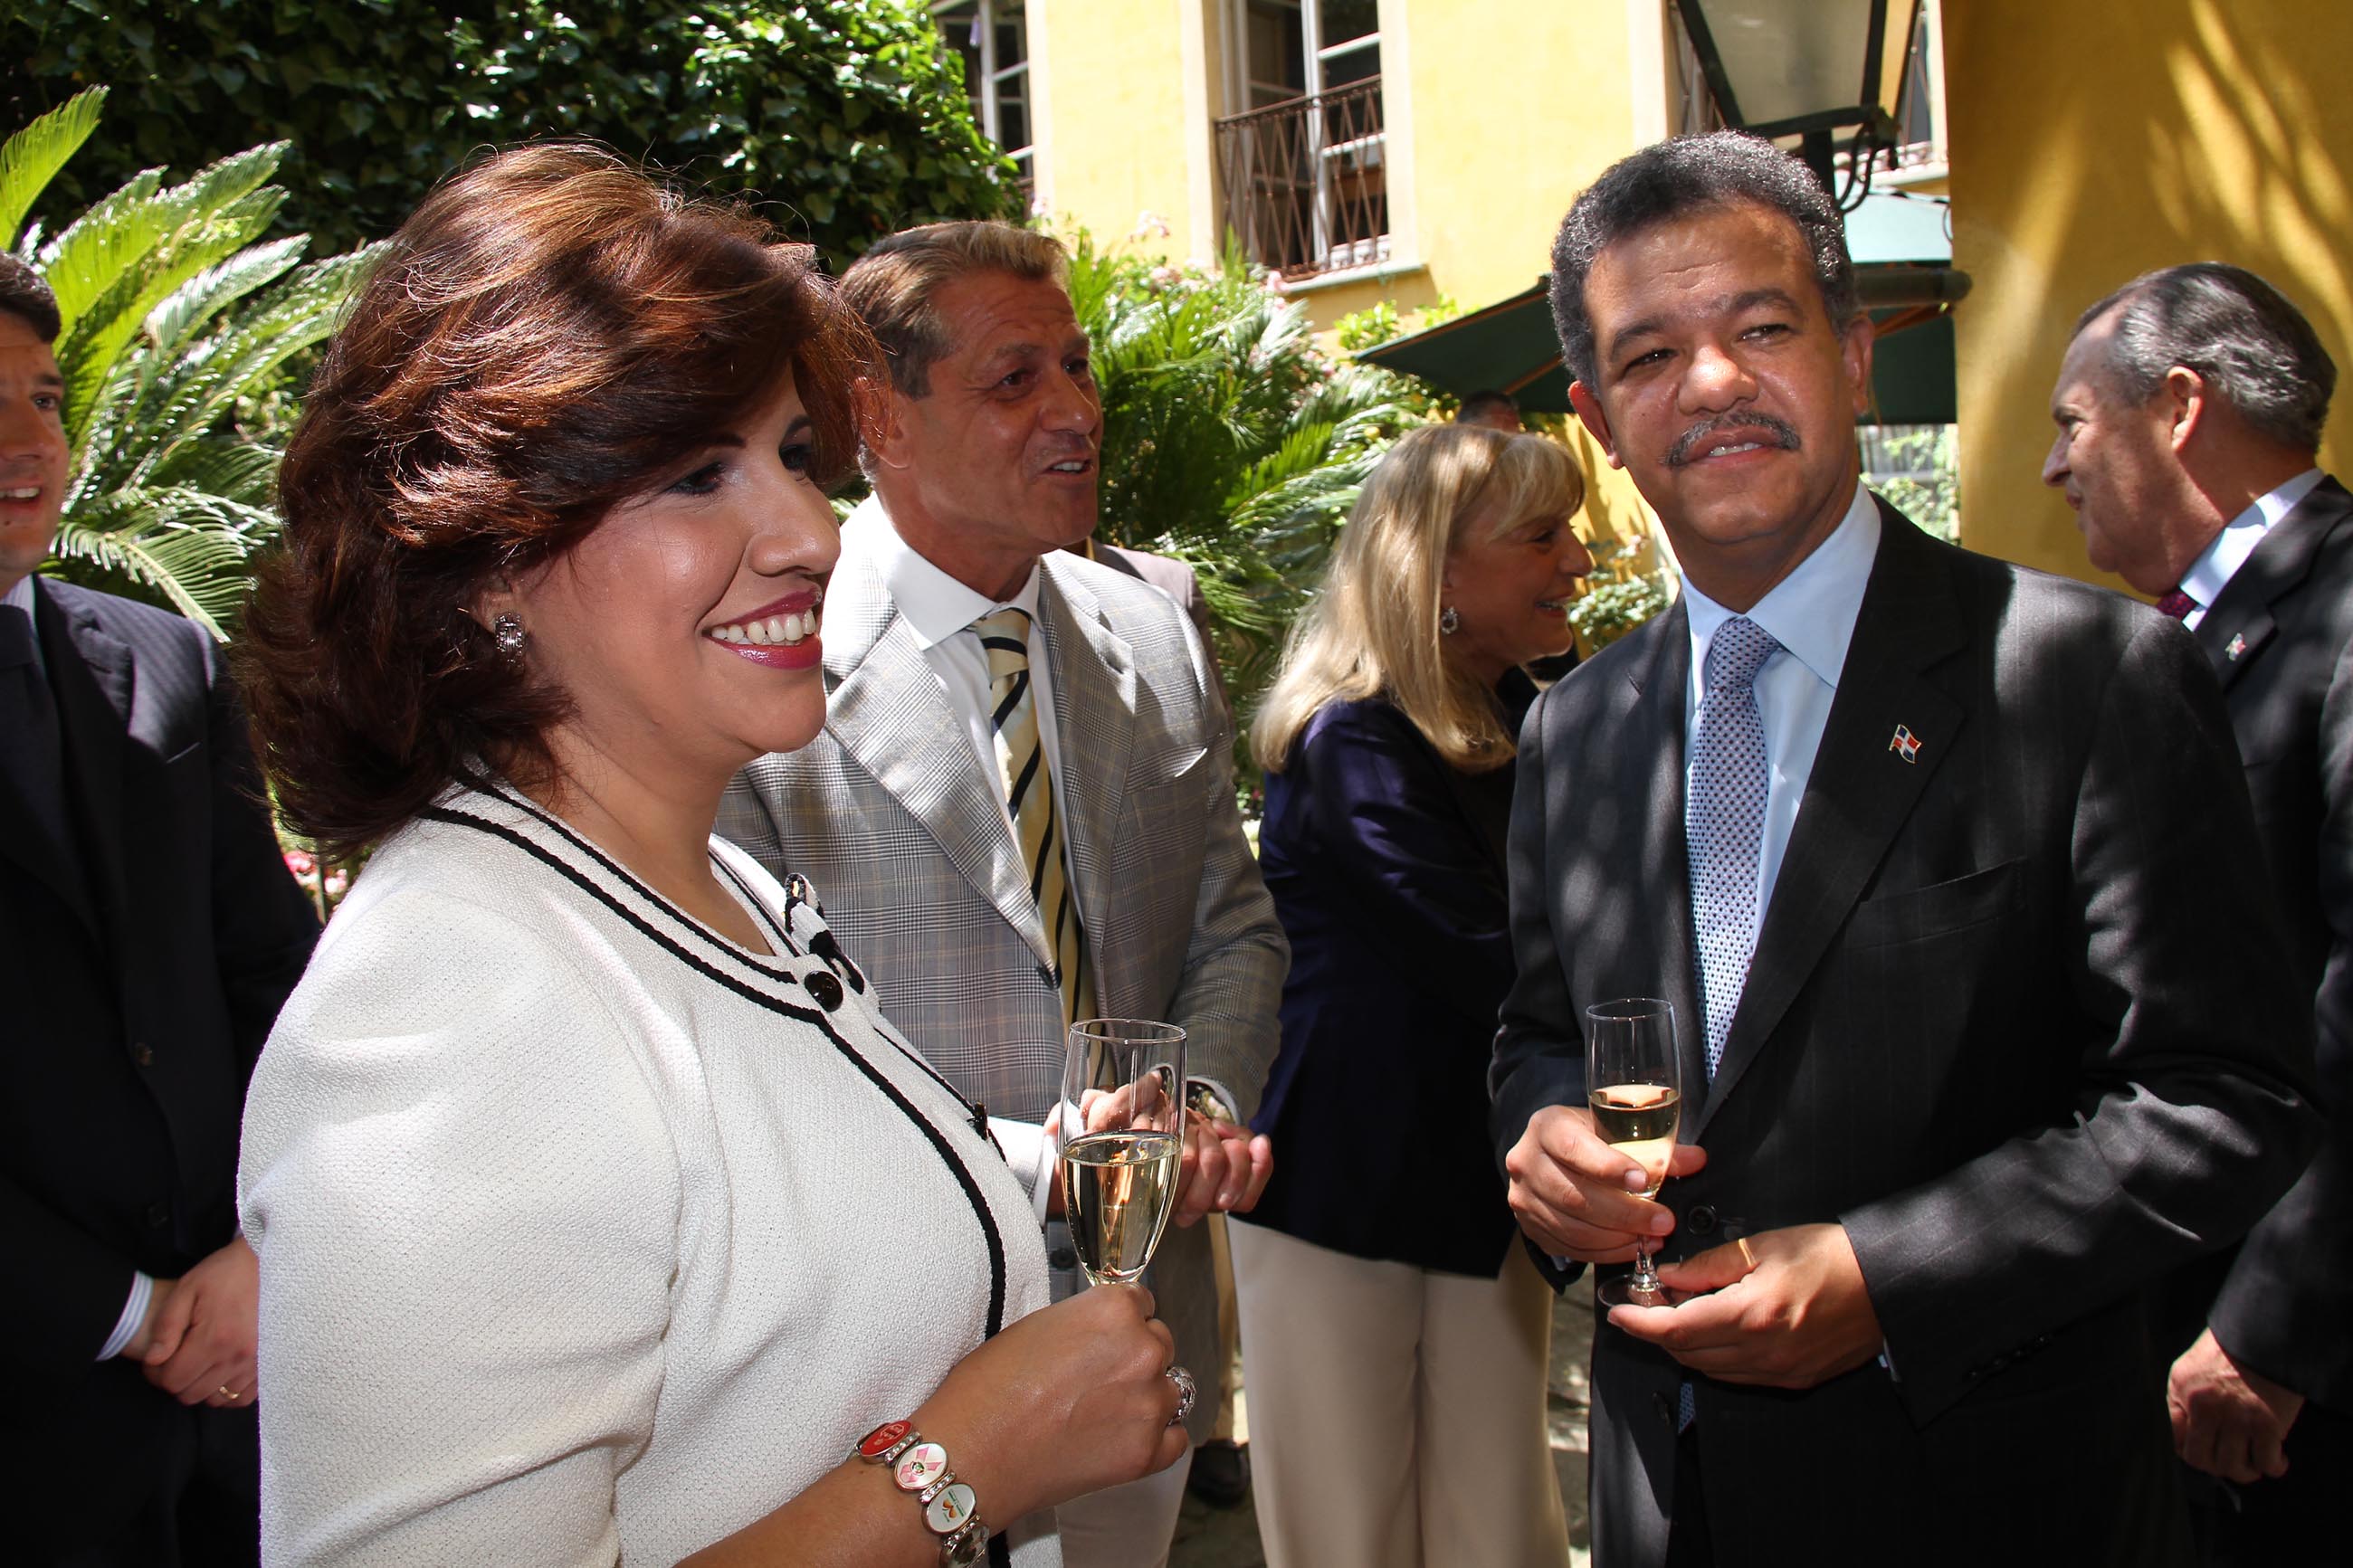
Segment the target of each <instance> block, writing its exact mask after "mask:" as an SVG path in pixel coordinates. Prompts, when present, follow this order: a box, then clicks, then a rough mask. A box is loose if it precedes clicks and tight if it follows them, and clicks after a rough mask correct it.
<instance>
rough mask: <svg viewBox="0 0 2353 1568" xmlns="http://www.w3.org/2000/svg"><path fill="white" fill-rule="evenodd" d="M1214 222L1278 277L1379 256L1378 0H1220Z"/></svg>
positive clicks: (1383, 245) (1385, 245) (1385, 223)
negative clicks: (1223, 7) (1225, 80)
mask: <svg viewBox="0 0 2353 1568" xmlns="http://www.w3.org/2000/svg"><path fill="white" fill-rule="evenodd" d="M1226 36H1227V37H1228V39H1229V44H1230V47H1229V49H1228V51H1227V58H1228V59H1229V62H1230V67H1231V70H1232V79H1231V80H1230V81H1229V84H1228V93H1227V101H1228V102H1229V103H1230V104H1232V105H1235V106H1236V110H1237V111H1236V112H1235V113H1232V114H1229V115H1227V116H1226V117H1224V118H1223V119H1221V120H1219V121H1218V128H1217V129H1218V163H1219V173H1220V174H1222V176H1223V178H1224V182H1225V198H1226V221H1227V224H1228V226H1229V227H1230V228H1231V229H1232V230H1233V231H1234V232H1235V233H1236V234H1237V235H1239V236H1240V237H1241V241H1242V244H1243V246H1244V247H1245V248H1247V249H1248V250H1249V252H1250V256H1251V258H1253V259H1255V260H1257V261H1258V262H1260V263H1261V264H1262V265H1264V266H1268V267H1271V268H1276V269H1277V270H1279V271H1281V272H1282V273H1283V274H1284V275H1285V276H1286V277H1292V278H1308V277H1314V276H1317V275H1319V274H1322V273H1326V272H1338V271H1344V270H1345V269H1347V268H1355V267H1366V266H1372V265H1375V264H1377V263H1378V262H1381V261H1385V260H1387V259H1388V255H1389V204H1388V138H1387V135H1386V132H1385V130H1384V126H1383V121H1382V114H1381V33H1380V8H1379V5H1378V0H1229V6H1228V26H1227V34H1226Z"/></svg>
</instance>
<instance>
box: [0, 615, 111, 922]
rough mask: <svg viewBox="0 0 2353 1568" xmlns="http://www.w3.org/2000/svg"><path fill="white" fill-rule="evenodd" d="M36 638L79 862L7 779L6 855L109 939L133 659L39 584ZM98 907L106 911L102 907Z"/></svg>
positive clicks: (0, 830)
mask: <svg viewBox="0 0 2353 1568" xmlns="http://www.w3.org/2000/svg"><path fill="white" fill-rule="evenodd" d="M33 626H34V635H35V636H37V637H39V639H40V643H41V659H42V662H43V663H44V664H45V665H46V666H47V673H48V682H49V690H50V693H51V695H52V697H53V699H54V700H55V701H56V703H57V715H58V749H59V752H60V753H61V760H62V762H63V763H64V778H63V780H62V781H61V782H62V786H63V789H64V792H65V807H66V811H67V814H68V815H69V816H71V817H72V818H73V819H74V825H75V827H76V829H77V837H78V840H79V842H78V843H77V844H76V845H74V846H73V847H71V848H72V849H73V850H78V851H79V861H77V858H76V856H75V855H74V854H73V853H71V852H69V847H67V846H63V845H59V844H57V843H54V842H52V841H51V840H50V838H49V837H48V836H47V834H44V833H41V832H38V831H37V830H36V829H35V827H34V826H33V816H32V812H31V809H30V807H29V806H28V805H25V804H24V803H23V802H21V801H18V800H17V799H16V791H15V790H14V789H13V788H12V787H10V785H9V784H7V782H6V780H5V776H0V791H5V793H6V795H8V797H9V799H8V804H9V806H10V809H9V810H8V811H7V813H6V814H5V821H0V852H5V853H7V854H8V855H10V857H11V858H15V859H16V860H18V861H20V862H22V863H23V864H24V865H25V866H26V867H27V868H30V869H31V870H32V871H34V872H35V873H36V874H37V875H38V876H39V877H40V878H41V879H42V880H44V881H46V882H47V883H48V884H49V885H50V886H51V887H52V888H54V889H56V890H57V892H58V895H59V896H60V897H62V898H63V899H64V900H65V901H66V902H67V904H68V905H69V906H70V907H71V908H72V909H73V910H74V912H75V913H76V914H78V915H79V916H80V918H81V920H82V921H83V922H84V923H85V924H87V925H88V926H89V927H90V931H91V932H92V934H94V935H97V936H99V937H100V938H101V939H103V938H104V936H105V935H106V923H107V919H108V916H109V914H110V912H111V911H112V910H120V909H121V907H122V886H123V883H122V845H121V837H122V835H121V831H120V825H121V820H122V763H123V748H124V744H125V737H126V736H127V735H128V734H129V732H130V726H131V697H132V675H131V650H130V648H128V647H125V646H124V645H123V644H122V643H121V641H119V640H117V639H116V638H115V637H113V636H112V635H111V634H110V633H108V632H107V631H106V629H105V628H104V627H102V626H100V625H99V624H98V621H97V619H96V618H95V617H94V616H91V615H90V613H89V612H88V611H87V610H86V609H83V608H81V607H79V606H78V605H75V606H69V605H66V604H64V603H62V602H60V601H59V600H58V597H57V595H55V594H53V593H51V592H50V591H49V590H48V588H47V585H46V584H43V583H42V582H41V581H40V580H38V579H35V581H34V584H33ZM92 900H96V902H93V901H92Z"/></svg>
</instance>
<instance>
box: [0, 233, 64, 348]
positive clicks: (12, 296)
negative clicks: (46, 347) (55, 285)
mask: <svg viewBox="0 0 2353 1568" xmlns="http://www.w3.org/2000/svg"><path fill="white" fill-rule="evenodd" d="M0 310H5V311H6V312H7V313H8V314H9V315H11V316H14V317H16V319H17V320H18V321H22V322H24V323H25V324H26V326H28V327H30V328H32V329H33V335H34V336H35V337H37V338H38V339H40V340H41V341H42V342H45V343H53V342H57V341H58V327H60V326H61V325H63V322H62V321H60V320H59V318H58V297H57V295H56V294H54V293H52V292H51V291H50V289H49V283H48V279H46V278H43V277H42V276H41V275H40V274H39V273H37V272H36V271H34V270H33V268H32V267H31V265H30V264H28V263H26V262H24V261H20V260H18V259H17V258H16V257H13V256H11V255H9V254H8V253H7V252H6V251H5V250H0Z"/></svg>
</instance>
